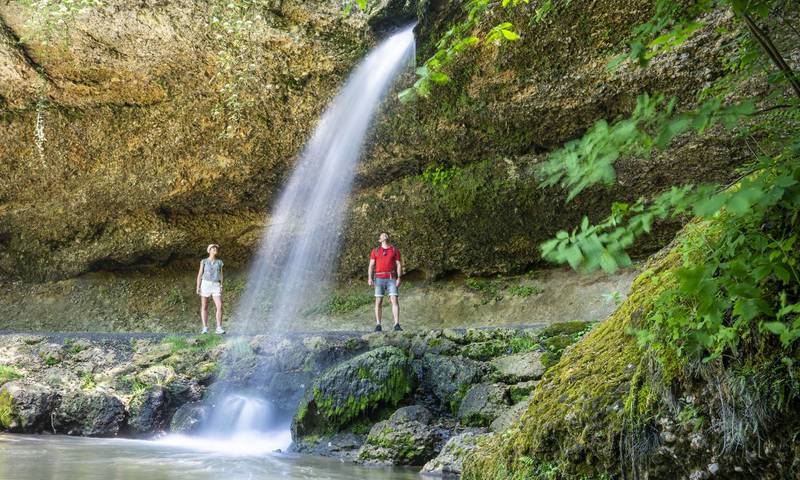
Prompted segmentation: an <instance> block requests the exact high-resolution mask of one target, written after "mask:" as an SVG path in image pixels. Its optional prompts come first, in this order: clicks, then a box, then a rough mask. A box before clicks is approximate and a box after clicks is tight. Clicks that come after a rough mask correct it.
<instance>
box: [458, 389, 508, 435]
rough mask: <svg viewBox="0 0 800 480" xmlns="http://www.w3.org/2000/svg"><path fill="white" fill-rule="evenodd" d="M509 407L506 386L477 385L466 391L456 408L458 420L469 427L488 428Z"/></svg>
mask: <svg viewBox="0 0 800 480" xmlns="http://www.w3.org/2000/svg"><path fill="white" fill-rule="evenodd" d="M510 406H511V399H510V398H509V396H508V386H507V385H504V384H502V383H479V384H477V385H473V386H472V387H471V388H470V389H469V390H467V393H466V394H465V395H464V398H463V399H462V400H461V404H460V405H459V407H458V418H459V420H461V423H462V424H464V425H467V426H470V427H488V426H489V425H490V424H491V423H492V422H493V421H494V420H495V419H496V418H497V417H499V416H500V415H502V414H503V413H504V412H505V411H506V410H508V408H509V407H510Z"/></svg>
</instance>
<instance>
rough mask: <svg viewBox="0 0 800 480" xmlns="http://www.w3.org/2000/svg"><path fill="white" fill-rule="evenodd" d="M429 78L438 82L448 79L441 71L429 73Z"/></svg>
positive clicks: (447, 80)
mask: <svg viewBox="0 0 800 480" xmlns="http://www.w3.org/2000/svg"><path fill="white" fill-rule="evenodd" d="M430 78H431V80H433V82H434V83H440V84H444V83H447V82H449V81H450V77H448V76H447V75H446V74H444V73H442V72H433V73H431V75H430Z"/></svg>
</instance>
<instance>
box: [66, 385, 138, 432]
mask: <svg viewBox="0 0 800 480" xmlns="http://www.w3.org/2000/svg"><path fill="white" fill-rule="evenodd" d="M124 419H125V404H123V403H122V401H121V400H120V399H119V398H118V397H116V396H114V395H110V394H108V393H104V392H101V391H98V390H91V391H82V390H74V391H70V392H66V393H64V395H63V396H62V398H61V403H60V404H59V406H58V408H56V409H55V411H54V412H53V428H54V429H56V430H57V431H59V432H63V433H66V434H67V435H82V436H87V437H109V436H116V435H117V433H119V431H120V428H121V427H122V422H123V420H124Z"/></svg>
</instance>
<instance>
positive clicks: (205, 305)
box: [200, 297, 208, 328]
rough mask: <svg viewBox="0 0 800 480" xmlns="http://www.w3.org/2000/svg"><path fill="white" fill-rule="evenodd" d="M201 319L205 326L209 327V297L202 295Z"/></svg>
mask: <svg viewBox="0 0 800 480" xmlns="http://www.w3.org/2000/svg"><path fill="white" fill-rule="evenodd" d="M200 320H202V321H203V328H208V297H200Z"/></svg>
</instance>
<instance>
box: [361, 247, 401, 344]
mask: <svg viewBox="0 0 800 480" xmlns="http://www.w3.org/2000/svg"><path fill="white" fill-rule="evenodd" d="M378 240H380V242H381V244H380V245H379V246H377V247H375V248H373V249H372V252H370V254H369V269H368V270H367V283H368V284H369V285H370V286H372V285H375V320H376V321H377V322H378V324H377V325H375V331H376V332H380V331H381V312H382V310H383V308H382V307H383V296H384V295H385V294H388V295H389V300H391V302H392V316H393V317H394V329H395V330H398V331H399V330H402V328H400V304H399V303H398V301H397V295H398V288H399V287H400V275H401V272H402V271H403V270H402V268H401V265H400V250H398V249H397V247H395V246H394V245H390V244H389V234H388V233H386V232H381V234H380V236H379V237H378ZM373 275H374V278H373Z"/></svg>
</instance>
